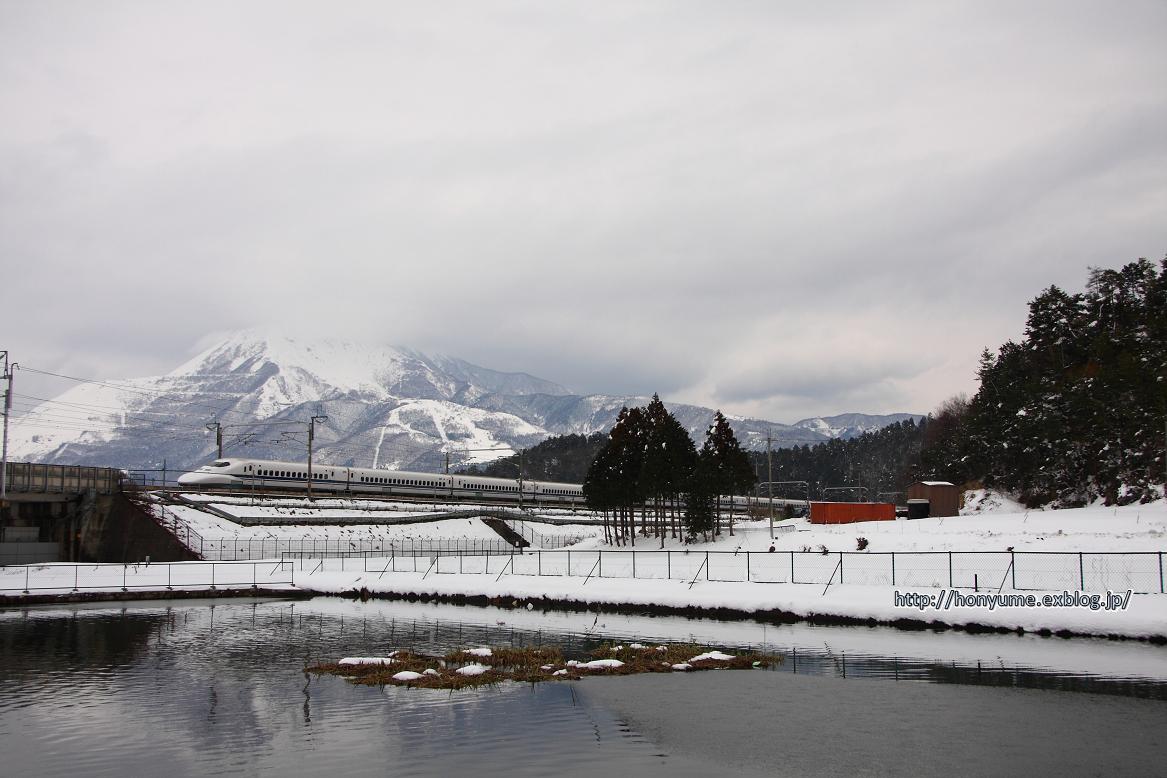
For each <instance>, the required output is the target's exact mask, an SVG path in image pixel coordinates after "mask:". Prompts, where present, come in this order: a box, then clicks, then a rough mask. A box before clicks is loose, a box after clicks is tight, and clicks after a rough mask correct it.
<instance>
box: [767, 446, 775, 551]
mask: <svg viewBox="0 0 1167 778" xmlns="http://www.w3.org/2000/svg"><path fill="white" fill-rule="evenodd" d="M772 433H773V430H772V429H769V428H767V429H766V491H768V492H769V493H770V540H773V539H774V457H773V456H772V455H771V452H770V439H771V435H772Z"/></svg>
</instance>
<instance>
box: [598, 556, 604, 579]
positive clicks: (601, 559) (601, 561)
mask: <svg viewBox="0 0 1167 778" xmlns="http://www.w3.org/2000/svg"><path fill="white" fill-rule="evenodd" d="M596 567H597V569H599V571H600V574H599V575H598V576H596V577H597V578H603V577H604V551H603V549H600V556H599V558H598V559H597V560H596Z"/></svg>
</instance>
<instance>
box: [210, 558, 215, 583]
mask: <svg viewBox="0 0 1167 778" xmlns="http://www.w3.org/2000/svg"><path fill="white" fill-rule="evenodd" d="M211 588H212V589H214V588H215V563H214V562H211Z"/></svg>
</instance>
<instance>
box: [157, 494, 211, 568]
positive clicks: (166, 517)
mask: <svg viewBox="0 0 1167 778" xmlns="http://www.w3.org/2000/svg"><path fill="white" fill-rule="evenodd" d="M147 513H148V514H149V515H150V516H152V517H153V518H154V520H155V521H156V522H158V525H159V526H161V527H162V528H163V529H165V530H167V531H169V532H170V534H171V535H173V536H174V537H175V539H177V540H178V542H179V543H182V544H183V545H184V546H186V547H187V549H188V550H190V551H191V552H192V553H194V554H198V555H199V558H200V559H205V557H203V553H202V551H203V546H204V545H205V543H206V541H205V540H204V539H203V536H202V535H200V534H199V533H198V532H196V531H195V530H193V529H191V526H190V523H189V522H187V521H186V520H185V519H183V518H182V517H181V516H179V515H178V514H177V513H175V512H174V511H170V510H167V509H166V506H165V505H162V504H161V503H157V502H155V503H150V505H149V508H148V510H147Z"/></svg>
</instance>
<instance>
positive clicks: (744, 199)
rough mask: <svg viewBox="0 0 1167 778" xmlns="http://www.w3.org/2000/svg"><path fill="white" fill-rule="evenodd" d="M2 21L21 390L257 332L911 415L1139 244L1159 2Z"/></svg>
mask: <svg viewBox="0 0 1167 778" xmlns="http://www.w3.org/2000/svg"><path fill="white" fill-rule="evenodd" d="M0 14H2V18H3V23H2V24H0V72H3V74H4V78H3V79H0V109H2V110H3V111H4V115H5V117H6V120H5V122H4V124H3V125H2V126H0V256H2V257H3V267H4V273H3V287H4V288H3V302H4V307H3V309H2V310H0V323H2V325H3V326H2V333H3V342H2V343H0V348H8V349H11V350H12V351H13V352H14V354H15V356H16V357H17V358H18V359H20V360H21V361H24V362H26V363H28V364H33V365H36V366H40V367H46V368H49V369H60V370H63V371H65V372H70V371H71V372H74V373H75V374H85V375H95V376H102V377H118V376H125V375H130V374H143V373H156V372H162V371H165V370H168V369H170V368H171V367H173V366H174V365H176V364H177V363H178V362H180V361H181V360H182V358H183V357H185V356H187V355H188V354H189V351H190V349H191V344H193V343H194V342H195V341H197V340H198V339H199V338H201V337H202V336H204V335H205V334H206V333H207V332H210V331H213V330H224V329H231V328H236V327H243V326H249V325H253V324H257V323H267V322H270V323H274V324H275V325H277V326H282V327H287V328H291V329H295V330H298V331H304V330H308V331H311V332H320V333H321V334H327V335H331V336H340V337H351V338H353V339H356V340H380V341H387V342H392V343H400V344H405V345H411V346H414V347H417V348H420V349H430V350H437V351H443V352H446V353H450V354H453V355H457V356H461V357H463V358H465V359H468V360H471V361H476V362H479V363H481V364H484V365H487V366H490V367H494V368H497V369H504V370H522V371H526V372H530V373H533V374H536V375H540V376H543V377H546V378H548V379H551V380H554V381H557V382H560V383H563V384H565V385H568V386H570V387H572V388H574V389H576V390H578V391H585V392H592V391H594V392H609V393H625V392H627V393H650V392H652V391H660V392H661V393H662V395H664V396H666V397H668V398H671V399H673V400H677V401H682V400H683V401H692V402H703V403H708V404H712V405H718V406H721V407H725V408H726V409H727V410H729V411H732V412H737V413H748V414H751V415H757V416H764V417H769V418H774V419H776V420H779V421H783V420H792V419H793V418H794V417H802V416H809V415H813V414H819V413H823V414H826V413H833V412H840V411H867V412H891V411H927V410H929V409H930V408H932V407H934V406H935V405H936V404H937V403H939V402H940V401H941V400H943V399H944V398H945V397H947V396H948V395H950V394H952V393H954V392H957V391H971V390H972V388H973V370H974V368H975V364H976V358H977V355H978V354H979V352H980V349H981V348H983V347H985V346H989V347H995V346H996V345H998V344H999V343H1000V342H1002V341H1003V340H1004V339H1006V338H1009V337H1016V336H1017V335H1019V334H1020V332H1021V330H1022V327H1023V324H1024V319H1025V303H1026V301H1027V300H1029V299H1031V298H1032V297H1034V296H1035V295H1036V294H1037V293H1038V292H1040V290H1041V289H1042V288H1043V287H1045V286H1047V285H1049V284H1050V283H1057V284H1061V285H1063V286H1066V287H1069V288H1078V287H1080V286H1081V285H1082V283H1083V281H1084V279H1085V274H1086V268H1087V266H1089V265H1111V266H1113V265H1117V264H1119V263H1122V262H1126V261H1129V260H1131V259H1134V258H1136V257H1138V256H1150V257H1159V256H1162V255H1163V253H1164V251H1165V250H1167V235H1165V231H1164V229H1163V226H1162V218H1161V215H1162V212H1163V204H1164V202H1165V201H1167V184H1165V183H1164V182H1165V181H1167V175H1165V174H1167V111H1165V108H1164V105H1165V102H1164V99H1163V98H1164V94H1163V87H1162V78H1161V75H1160V74H1162V73H1163V72H1167V53H1165V51H1164V49H1163V47H1162V46H1161V40H1162V37H1163V33H1164V32H1165V31H1167V9H1165V7H1164V6H1163V5H1162V4H1161V3H1155V2H1148V3H1128V4H1124V6H1123V8H1122V11H1121V12H1116V11H1115V9H1114V8H1113V7H1112V6H1109V5H1107V4H1104V3H1101V2H1077V3H1032V4H1025V5H1024V6H1015V5H1001V6H992V5H985V4H983V3H956V4H944V5H943V6H936V5H934V4H914V3H908V4H890V5H885V4H881V5H880V7H879V8H878V9H875V8H872V7H871V6H869V5H868V4H855V5H853V6H851V7H846V6H815V7H792V6H789V5H776V4H769V3H753V2H731V3H720V4H716V5H711V4H705V3H644V4H637V5H634V6H632V5H628V4H617V3H612V4H595V3H578V4H577V3H571V4H562V3H561V4H556V5H555V6H553V7H551V6H546V5H545V4H541V3H526V2H497V3H491V4H488V5H483V4H478V3H465V4H458V3H454V4H448V5H447V4H443V5H440V6H416V5H412V4H404V3H402V4H396V3H391V4H388V5H386V4H381V3H371V4H360V3H354V4H345V6H343V7H341V8H334V7H329V8H325V7H324V6H322V5H318V4H315V3H294V4H289V3H278V4H263V3H258V4H247V5H246V6H242V7H240V6H236V5H234V4H216V3H204V4H198V5H194V6H192V5H187V4H171V3H159V4H151V5H149V6H146V7H143V6H141V5H140V4H128V3H116V2H111V3H103V4H102V5H101V6H100V8H98V7H93V8H78V7H77V6H75V5H72V4H66V3H55V2H45V3H37V4H23V3H17V2H4V3H0ZM50 388H51V387H47V386H46V387H45V391H48V390H49V389H50Z"/></svg>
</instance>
